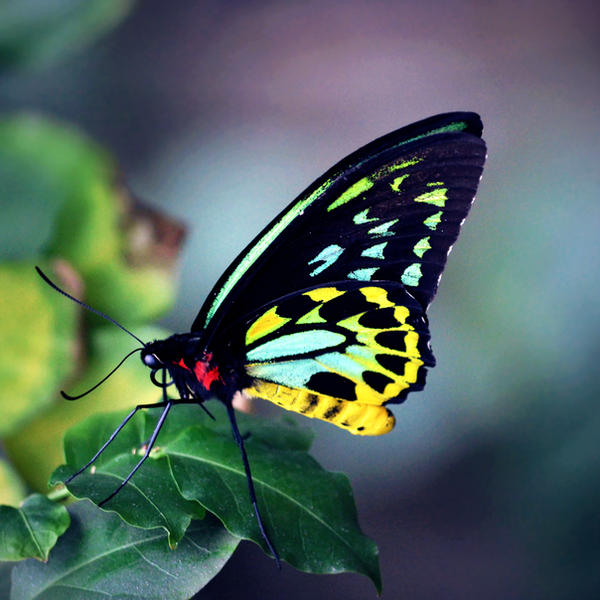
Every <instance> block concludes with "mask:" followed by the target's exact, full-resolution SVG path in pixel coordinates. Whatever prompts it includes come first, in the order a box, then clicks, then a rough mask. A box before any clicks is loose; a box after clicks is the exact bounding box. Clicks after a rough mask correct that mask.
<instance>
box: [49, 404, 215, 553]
mask: <svg viewBox="0 0 600 600" xmlns="http://www.w3.org/2000/svg"><path fill="white" fill-rule="evenodd" d="M146 420H147V415H142V414H141V413H140V414H138V415H136V417H135V418H134V419H132V421H130V422H129V424H128V426H127V427H125V429H124V430H123V431H122V432H121V433H120V434H119V436H118V438H117V439H116V440H115V441H114V442H113V444H111V445H110V446H109V447H108V448H107V449H106V451H105V453H103V454H102V455H101V457H100V458H99V459H98V461H97V462H96V463H95V464H94V468H93V469H88V470H87V471H86V472H84V473H82V474H81V475H79V476H78V477H76V478H75V479H74V480H73V481H72V482H70V483H69V484H68V489H69V491H70V492H71V493H72V494H73V495H74V496H76V497H77V498H90V499H91V500H93V501H94V502H95V503H99V502H101V501H102V500H104V499H105V498H107V497H108V496H109V495H110V494H111V493H112V492H114V491H115V489H117V488H118V487H119V485H120V484H121V482H122V481H123V479H124V478H125V477H126V476H127V474H128V473H129V472H130V471H131V470H132V469H133V468H134V466H135V465H136V463H137V462H138V461H139V460H140V458H141V457H142V454H143V452H142V451H140V450H139V449H140V447H141V446H142V445H143V444H144V442H146V441H147V440H148V437H149V435H150V434H149V433H148V435H146V430H145V422H146ZM117 424H118V422H117V423H116V422H115V418H114V415H111V416H110V417H107V415H96V416H94V417H91V418H90V419H87V420H86V421H84V422H83V423H81V424H79V425H77V426H75V427H73V428H72V429H70V430H69V431H68V432H67V434H66V436H65V455H66V458H67V463H68V464H69V465H78V466H83V465H84V464H86V463H87V462H88V460H89V459H90V458H91V457H92V456H93V455H94V454H95V453H96V451H97V450H98V449H99V448H100V447H101V446H102V444H104V442H105V441H106V440H107V439H108V438H109V437H110V434H111V433H112V432H113V430H114V429H115V427H116V425H117ZM132 452H135V453H136V454H133V453H132ZM74 471H75V469H73V468H69V467H64V466H63V467H59V468H58V469H57V470H56V471H55V472H54V473H53V475H52V478H51V483H53V484H55V483H58V482H64V481H65V479H67V477H68V476H69V475H71V474H72V473H73V472H74ZM105 508H107V509H109V510H114V511H115V512H117V513H118V514H119V515H120V516H121V518H123V519H124V520H125V521H126V522H127V523H129V524H131V525H134V526H136V527H141V528H143V529H152V528H156V527H162V528H163V529H165V530H166V531H167V532H168V533H169V545H170V546H171V547H175V546H176V545H177V544H178V543H179V541H180V540H181V538H182V537H183V535H184V534H185V531H186V529H187V528H188V526H189V524H190V521H191V519H192V518H193V517H196V518H202V517H203V516H204V514H205V511H204V509H203V508H202V506H201V505H200V504H198V503H197V502H194V501H189V500H186V499H184V498H183V497H182V496H181V494H180V493H179V491H178V489H177V487H176V485H175V482H174V481H173V478H172V477H171V473H170V470H169V465H168V463H167V459H166V458H164V457H163V458H160V456H158V457H157V454H156V453H153V454H151V455H150V458H149V459H148V460H147V461H146V462H145V464H144V466H143V468H141V469H140V470H139V471H138V473H137V474H136V476H135V478H134V479H133V480H132V481H131V482H130V483H129V485H127V486H125V487H124V488H123V489H122V490H121V491H120V492H119V494H117V496H115V498H114V499H113V500H111V501H110V502H109V503H107V504H106V506H105Z"/></svg>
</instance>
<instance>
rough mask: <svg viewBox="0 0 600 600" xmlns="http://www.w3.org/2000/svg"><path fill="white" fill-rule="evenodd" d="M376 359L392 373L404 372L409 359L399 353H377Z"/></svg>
mask: <svg viewBox="0 0 600 600" xmlns="http://www.w3.org/2000/svg"><path fill="white" fill-rule="evenodd" d="M375 360H376V361H377V362H378V363H379V364H380V365H381V366H382V367H383V368H384V369H387V370H388V371H392V373H404V367H405V365H406V363H407V361H408V360H409V359H408V358H406V357H405V356H398V355H397V354H376V355H375Z"/></svg>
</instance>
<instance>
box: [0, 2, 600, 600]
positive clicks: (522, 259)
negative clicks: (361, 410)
mask: <svg viewBox="0 0 600 600" xmlns="http://www.w3.org/2000/svg"><path fill="white" fill-rule="evenodd" d="M84 4H87V5H88V7H90V6H92V5H95V7H96V8H95V9H94V10H92V9H90V10H87V12H86V9H82V6H83V5H84ZM111 5H112V6H111ZM598 12H599V11H598V9H597V5H596V3H594V2H591V1H589V2H587V1H581V0H579V1H578V0H575V1H573V2H569V3H566V2H559V1H557V0H550V1H545V2H541V1H539V0H538V1H531V2H527V1H525V2H476V1H474V0H473V1H464V2H441V1H437V2H435V1H431V2H429V1H420V2H416V1H404V2H400V1H388V0H379V1H375V2H362V1H358V0H346V1H332V0H319V1H318V2H317V1H312V0H308V1H304V2H294V1H290V2H283V1H272V2H267V1H264V0H263V1H257V2H240V1H230V2H217V1H198V0H196V1H192V0H180V1H179V2H170V3H166V2H161V1H159V0H146V1H144V2H139V3H129V2H123V1H121V2H112V3H111V2H108V1H106V0H104V1H101V2H88V3H85V2H78V1H75V0H53V1H51V2H49V1H44V2H43V1H41V0H37V1H35V0H26V1H21V2H17V1H13V2H10V1H8V2H3V3H2V7H1V8H0V68H1V69H2V71H1V76H0V109H1V110H2V114H3V116H4V117H5V118H12V115H14V114H15V113H17V112H18V113H21V112H23V111H33V112H34V113H37V114H41V115H44V116H49V117H51V118H53V119H55V120H58V121H60V122H63V123H67V124H70V126H73V127H75V128H76V129H78V130H79V131H81V132H83V133H84V134H86V135H87V136H89V138H91V139H93V140H95V142H96V143H97V144H99V145H100V146H101V147H103V148H104V149H105V150H106V151H107V152H109V153H110V154H112V156H113V157H114V160H115V161H116V163H117V164H118V166H119V170H120V172H121V174H122V178H123V181H124V182H125V183H126V184H127V186H128V187H129V189H130V190H131V191H132V193H133V194H135V195H136V196H138V197H140V198H143V199H144V201H145V202H146V203H147V204H149V205H150V206H152V207H154V208H155V209H157V210H160V211H161V212H163V213H166V214H168V215H170V216H172V217H174V218H175V219H177V220H178V221H180V222H182V223H184V224H185V227H186V228H187V232H188V237H187V242H186V244H185V245H184V246H183V250H182V254H181V257H180V262H179V279H178V284H177V288H176V300H175V305H174V308H173V310H172V311H171V312H170V313H169V314H168V316H166V317H164V318H163V319H162V321H161V325H162V326H163V327H165V328H167V329H169V330H175V331H186V330H188V329H189V326H190V324H191V322H192V320H193V318H194V316H195V314H196V312H197V311H198V309H199V307H200V305H201V303H202V302H203V300H204V298H205V296H206V294H207V293H208V292H209V291H210V289H211V287H212V286H213V284H214V282H215V281H216V280H217V278H218V277H219V275H220V274H221V272H222V271H223V270H224V269H225V268H226V266H227V265H228V264H229V262H230V261H231V260H233V259H234V257H235V256H236V255H237V253H238V252H239V251H240V250H241V249H242V248H243V247H244V246H245V245H246V243H247V242H248V241H250V239H252V238H253V237H254V236H255V234H256V233H257V232H258V231H259V230H260V229H261V228H262V227H263V226H264V225H265V224H266V223H267V222H268V221H269V220H270V219H271V218H272V217H273V216H274V215H275V214H276V213H278V212H279V211H280V210H281V209H282V208H283V207H284V206H285V205H286V204H288V203H289V202H290V201H291V200H292V199H293V198H294V197H295V196H296V195H297V194H299V193H300V192H301V191H302V190H303V189H304V188H305V187H306V186H307V185H308V184H309V183H311V182H312V181H313V180H314V179H315V178H316V177H318V176H319V175H320V174H321V173H323V172H324V171H325V170H326V169H328V168H329V167H330V166H331V165H332V164H333V163H335V162H337V161H338V160H339V159H340V158H342V157H343V156H345V155H346V154H348V153H350V152H351V151H353V150H355V149H356V148H358V147H359V146H361V145H363V144H365V143H367V142H369V141H370V140H372V139H374V138H375V137H377V136H380V135H382V134H385V133H387V132H388V131H391V130H393V129H396V128H398V127H400V126H403V125H406V124H408V123H411V122H413V121H415V120H418V119H420V118H424V117H427V116H429V115H432V114H435V113H438V112H446V111H451V110H474V111H476V112H478V113H480V114H481V116H482V118H483V122H484V126H485V129H484V138H485V140H486V142H487V144H488V162H487V165H486V168H485V170H484V176H483V180H482V182H481V186H480V189H479V193H478V198H477V201H476V203H475V205H474V208H473V210H472V213H471V215H470V217H469V219H468V221H467V222H466V223H465V226H464V229H463V232H462V235H461V238H460V240H459V241H458V243H457V245H456V247H455V248H454V250H453V252H452V255H451V257H450V260H449V263H448V266H447V269H446V271H445V275H444V277H443V281H442V284H441V287H440V291H439V293H438V295H437V298H436V301H435V302H434V304H433V305H432V307H431V312H430V321H431V328H432V337H433V347H434V351H435V354H436V357H437V360H438V366H437V367H436V368H435V369H434V370H433V371H431V372H430V374H429V377H428V386H427V388H426V390H425V391H424V392H422V393H420V394H414V395H411V396H410V397H409V399H408V400H407V402H406V403H405V404H404V405H402V406H400V407H398V408H397V409H396V411H395V413H396V416H397V426H396V429H395V430H394V431H393V432H392V433H390V434H389V435H387V436H385V437H382V438H376V439H357V438H355V437H353V436H349V435H348V434H346V433H345V432H343V431H341V430H338V429H336V428H334V427H331V426H329V425H327V424H323V423H312V422H310V423H308V426H310V427H312V428H314V430H315V432H316V442H315V448H314V454H315V456H316V457H317V459H318V460H319V461H320V462H321V463H322V464H323V465H324V466H325V467H327V468H329V469H333V470H339V471H343V472H346V473H348V474H349V476H350V479H351V481H352V484H353V487H354V490H355V497H356V503H357V507H358V513H359V517H360V522H361V525H362V527H363V530H364V531H365V533H367V534H368V535H369V536H370V537H372V538H373V539H375V541H376V542H377V544H378V545H379V547H380V557H381V565H382V574H383V582H384V592H383V598H384V599H389V600H392V599H396V598H410V599H421V598H422V599H430V598H445V599H452V598H461V599H466V598H482V597H484V598H489V599H496V598H498V599H505V598H525V597H527V598H540V599H547V598H548V599H554V598H556V599H568V598H584V599H585V598H590V599H592V598H597V597H598V593H599V592H598V590H599V589H600V517H599V516H598V506H599V505H600V470H599V469H600V452H599V450H598V444H599V442H598V440H599V437H600V404H599V403H598V399H599V398H598V392H599V385H598V357H599V354H600V336H599V316H600V302H599V300H598V298H599V293H600V278H599V276H598V271H599V268H598V265H599V264H600V252H599V236H598V231H599V227H600V203H599V202H598V199H599V198H598V196H599V187H600V186H599V184H600V169H599V168H598V157H599V156H600V154H599V150H600V81H599V62H600V61H599V49H600V48H599V45H600V42H599V40H600V18H599V16H600V15H599V14H598ZM2 13H4V16H3V17H2V16H1V15H2ZM84 13H85V14H84ZM0 204H1V205H2V213H3V214H4V215H5V217H3V218H2V220H3V221H4V223H3V224H2V228H3V229H4V228H6V230H7V231H8V229H14V227H12V223H13V222H12V221H11V220H10V218H8V219H7V217H6V215H9V216H10V215H16V207H15V199H14V196H11V195H10V194H7V193H6V191H4V192H2V194H1V195H0ZM36 214H37V213H36ZM36 214H32V215H28V217H27V218H28V219H33V221H31V220H28V221H27V222H26V223H25V224H23V223H21V226H22V227H24V228H25V229H26V231H27V232H28V235H29V236H34V237H35V235H38V230H37V229H35V230H34V229H33V228H32V222H35V217H36ZM15 218H17V217H15ZM5 219H6V220H5ZM7 225H8V227H6V226H7ZM38 225H39V226H40V227H43V224H39V223H38ZM12 233H14V231H13V232H10V233H8V232H7V233H5V234H3V235H4V236H5V240H6V239H12V238H11V237H10V235H11V234H12ZM6 236H8V237H6ZM13 247H14V246H11V245H10V244H4V248H5V250H6V249H7V250H6V251H7V257H8V258H12V255H13V254H14V252H12V251H11V248H13ZM140 293H143V290H141V292H140ZM113 313H114V311H113ZM120 356H121V355H120V354H119V355H117V356H115V360H116V359H117V358H118V357H120ZM3 360H4V361H6V360H10V358H8V359H3ZM136 368H137V366H136ZM144 375H145V373H142V376H144ZM258 409H259V410H260V411H264V412H265V414H275V413H273V412H272V411H271V409H270V407H263V406H261V407H258ZM299 418H300V417H299ZM239 597H244V598H246V599H249V600H250V599H259V598H260V599H265V598H282V597H285V598H287V599H288V600H292V599H295V598H313V599H320V598H328V599H337V598H340V599H342V598H343V599H345V600H354V599H356V600H358V599H363V598H370V597H373V589H372V586H371V583H370V582H369V581H368V580H366V578H361V577H359V576H355V575H340V576H327V577H323V576H314V575H307V574H303V573H299V572H296V571H294V570H293V569H292V568H291V567H284V569H283V571H282V572H281V573H279V572H277V570H276V569H275V568H274V566H273V563H272V561H270V560H269V559H268V558H266V557H265V556H264V555H263V554H262V552H261V551H260V550H259V549H258V548H257V547H255V546H253V545H252V544H249V543H245V544H242V546H241V547H240V549H239V550H238V551H237V552H236V554H235V555H234V557H233V558H232V559H231V561H230V562H229V563H228V565H227V566H226V568H225V569H224V570H223V571H222V572H221V573H220V574H219V575H218V576H217V577H216V578H215V579H214V580H213V581H212V582H211V583H210V584H209V586H208V587H206V588H205V589H204V590H203V591H202V592H201V593H200V594H199V595H198V598H201V599H213V598H214V599H228V598H239Z"/></svg>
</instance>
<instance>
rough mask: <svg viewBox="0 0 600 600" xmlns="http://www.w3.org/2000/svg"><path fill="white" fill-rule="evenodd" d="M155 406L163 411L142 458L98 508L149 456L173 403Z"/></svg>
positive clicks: (115, 493) (104, 502) (117, 490)
mask: <svg viewBox="0 0 600 600" xmlns="http://www.w3.org/2000/svg"><path fill="white" fill-rule="evenodd" d="M157 405H164V410H163V411H162V413H161V415H160V418H159V419H158V423H157V424H156V427H155V428H154V431H153V432H152V435H151V436H150V439H149V440H148V443H147V445H146V451H145V452H144V456H142V458H141V459H140V460H139V461H138V462H137V464H136V465H135V467H133V469H131V471H130V472H129V474H128V475H127V477H125V479H123V481H122V482H121V484H120V485H119V487H118V488H116V489H115V491H114V492H112V494H110V496H107V497H106V498H104V500H102V501H101V502H99V503H98V506H102V505H103V504H106V503H107V502H108V501H109V500H110V499H111V498H114V497H115V496H116V495H117V494H118V493H119V492H120V491H121V490H122V489H123V488H124V487H125V486H126V485H127V482H128V481H129V480H130V479H131V478H132V477H133V476H134V475H135V473H136V471H137V470H138V469H139V468H140V467H141V466H142V465H143V464H144V462H145V461H146V459H147V458H148V456H150V452H152V448H153V447H154V444H155V442H156V438H157V437H158V434H159V433H160V430H161V429H162V426H163V424H164V422H165V419H166V418H167V415H168V414H169V410H171V407H172V406H173V402H171V401H170V400H165V401H164V402H160V403H159V404H154V405H152V406H157Z"/></svg>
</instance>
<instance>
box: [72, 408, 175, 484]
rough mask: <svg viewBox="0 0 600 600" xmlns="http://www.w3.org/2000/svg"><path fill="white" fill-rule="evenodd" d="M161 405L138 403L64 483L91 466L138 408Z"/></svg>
mask: <svg viewBox="0 0 600 600" xmlns="http://www.w3.org/2000/svg"><path fill="white" fill-rule="evenodd" d="M161 406H162V407H164V406H166V402H155V403H153V404H138V405H137V406H136V407H135V408H134V409H133V410H132V411H131V412H130V413H129V414H128V415H127V416H126V417H125V418H124V419H123V421H122V422H121V424H120V425H119V426H118V427H117V428H116V429H115V430H114V431H113V432H112V434H111V436H110V437H109V438H108V440H106V442H104V444H102V447H101V448H100V449H99V450H98V452H96V454H94V456H93V457H92V458H91V459H90V460H89V461H88V462H87V463H86V464H85V465H84V466H83V467H81V469H79V470H78V471H76V472H75V473H73V475H71V476H70V477H68V478H67V479H66V480H65V483H70V482H71V481H73V479H75V477H77V476H78V475H81V473H83V472H84V471H85V470H86V469H87V468H88V467H89V466H91V465H92V464H93V463H94V462H95V461H96V459H97V458H98V457H99V456H100V455H101V454H102V453H103V452H104V451H105V450H106V448H108V446H109V445H110V443H111V442H112V441H113V440H114V439H115V438H116V437H117V436H118V435H119V433H121V430H122V429H123V427H125V425H127V423H129V421H130V420H131V419H132V418H133V415H135V413H136V412H137V411H138V410H142V409H144V408H159V407H161Z"/></svg>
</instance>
